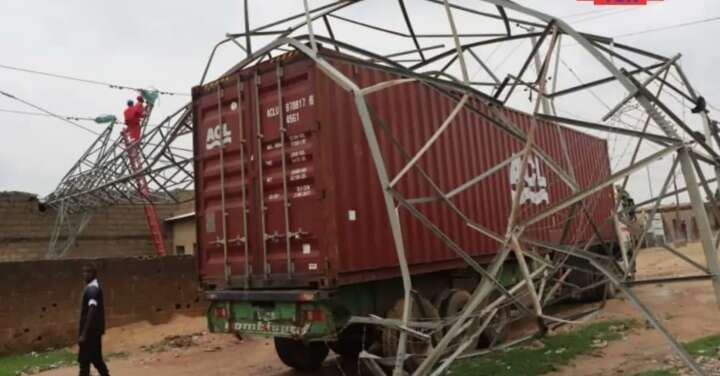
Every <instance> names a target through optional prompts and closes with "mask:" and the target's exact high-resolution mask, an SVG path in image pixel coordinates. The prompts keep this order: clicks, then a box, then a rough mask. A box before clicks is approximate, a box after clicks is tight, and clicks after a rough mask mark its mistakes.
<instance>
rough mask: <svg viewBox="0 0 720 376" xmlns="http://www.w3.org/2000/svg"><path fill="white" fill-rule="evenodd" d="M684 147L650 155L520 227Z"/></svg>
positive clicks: (667, 149)
mask: <svg viewBox="0 0 720 376" xmlns="http://www.w3.org/2000/svg"><path fill="white" fill-rule="evenodd" d="M682 146H683V145H671V146H668V147H667V148H666V149H664V150H661V151H659V152H657V153H654V154H652V155H650V156H649V157H647V158H645V159H642V160H640V161H638V162H637V163H636V164H634V165H631V166H628V167H626V168H624V169H622V170H620V171H618V172H616V173H614V174H612V175H610V176H609V177H607V178H606V179H604V180H602V181H600V182H596V183H594V185H593V186H592V187H589V188H587V189H585V190H582V191H578V192H576V193H575V194H572V195H570V196H569V197H568V198H566V199H565V200H563V201H561V202H559V203H557V204H555V205H553V206H551V207H550V208H548V209H547V210H544V211H542V212H540V213H538V214H535V215H534V216H532V217H530V218H528V219H526V220H524V221H523V222H521V223H519V224H518V225H519V226H522V227H527V226H530V225H532V224H534V223H537V222H539V221H541V220H543V219H545V218H547V217H549V216H551V215H553V214H555V213H557V212H558V211H560V210H563V209H566V208H567V207H569V206H570V205H572V204H574V203H576V202H579V201H581V200H583V199H585V198H586V197H588V196H591V195H592V194H594V193H596V192H598V191H600V190H602V189H604V188H605V187H607V186H609V185H611V184H612V183H613V182H615V181H616V180H618V179H620V178H623V177H625V176H626V175H629V174H632V173H633V172H635V171H637V170H639V169H641V168H644V167H645V166H646V165H648V164H650V163H652V162H654V161H656V160H657V159H660V158H662V157H664V156H665V155H668V154H670V153H672V152H674V151H675V150H678V149H679V148H681V147H682Z"/></svg>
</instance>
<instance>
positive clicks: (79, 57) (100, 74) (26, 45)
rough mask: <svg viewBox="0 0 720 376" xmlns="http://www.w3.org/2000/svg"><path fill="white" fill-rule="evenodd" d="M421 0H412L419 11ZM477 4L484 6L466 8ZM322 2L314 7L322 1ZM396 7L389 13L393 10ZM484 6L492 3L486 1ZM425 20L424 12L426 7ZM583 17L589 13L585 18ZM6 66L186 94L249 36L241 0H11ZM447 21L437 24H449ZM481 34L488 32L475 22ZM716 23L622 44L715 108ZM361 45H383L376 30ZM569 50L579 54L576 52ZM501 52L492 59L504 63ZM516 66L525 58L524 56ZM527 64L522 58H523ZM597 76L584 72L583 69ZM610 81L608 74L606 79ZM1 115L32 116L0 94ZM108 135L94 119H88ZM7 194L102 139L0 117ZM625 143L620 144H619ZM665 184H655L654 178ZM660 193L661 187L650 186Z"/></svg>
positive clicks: (102, 97)
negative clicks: (675, 62) (239, 36)
mask: <svg viewBox="0 0 720 376" xmlns="http://www.w3.org/2000/svg"><path fill="white" fill-rule="evenodd" d="M418 1H420V0H414V1H413V0H408V3H410V4H413V3H416V2H418ZM460 2H461V3H462V4H463V5H467V6H473V5H474V4H478V3H479V2H478V1H470V0H465V1H460ZM322 3H327V2H326V1H311V4H322ZM390 3H392V4H393V5H392V11H387V12H386V11H385V9H386V7H389V6H390V5H388V4H390ZM519 3H521V4H523V5H527V6H531V7H535V8H537V9H539V10H541V11H544V12H547V13H550V14H553V15H558V16H571V17H569V18H568V21H569V22H570V23H571V24H572V25H574V26H576V27H577V28H578V29H580V30H581V31H587V32H591V33H596V34H602V35H609V36H616V35H624V34H629V33H634V32H639V31H645V30H649V29H654V28H659V27H664V26H668V25H674V24H679V23H683V22H690V21H695V20H700V19H705V18H708V17H713V16H720V2H719V1H716V0H666V1H664V2H656V3H653V4H652V5H649V6H646V7H633V8H628V7H613V8H608V7H595V6H593V5H592V2H578V1H575V0H523V1H519ZM301 4H302V2H301V1H299V0H272V1H268V0H264V1H259V0H255V1H251V7H252V10H253V15H254V16H253V19H252V21H251V23H253V24H255V25H257V24H260V23H262V22H268V21H270V20H273V19H277V18H279V17H281V16H284V15H286V14H288V13H289V12H291V11H293V10H299V9H300V7H301ZM478 6H482V7H487V6H485V5H478ZM396 8H397V6H396V4H395V3H394V2H388V1H387V0H374V1H372V0H371V1H369V4H367V5H365V6H364V8H357V9H354V10H353V9H349V10H348V12H347V13H344V14H346V15H352V16H354V17H356V18H357V19H369V18H373V19H375V18H381V19H383V20H384V21H385V22H386V23H387V24H388V25H390V26H392V25H397V27H396V29H399V30H400V29H403V24H402V19H401V18H400V17H399V13H397V12H396ZM438 9H439V8H432V11H430V10H429V11H428V12H427V13H422V12H421V14H418V16H419V17H423V23H425V24H426V26H428V27H432V25H433V23H434V22H435V21H434V20H437V19H439V18H438V17H444V14H443V13H442V12H440V13H437V12H438ZM418 12H420V11H418ZM587 12H593V13H588V14H584V13H587ZM0 14H2V22H0V51H2V54H0V65H5V66H14V67H21V68H25V69H34V70H40V71H47V72H52V73H57V74H63V75H69V76H78V77H82V78H87V79H92V80H98V81H104V82H111V83H115V84H121V85H128V86H135V87H155V88H158V89H161V90H166V91H174V92H181V93H189V92H190V88H191V87H192V86H193V85H196V84H197V83H198V81H199V79H200V76H201V74H202V70H203V68H204V66H205V63H206V61H207V57H208V55H209V53H210V51H211V49H212V47H213V45H214V44H215V43H217V42H218V41H219V40H221V39H222V38H223V37H224V35H225V33H227V32H237V31H241V30H243V28H244V26H243V20H242V1H240V0H213V1H205V2H197V1H136V0H126V1H122V2H117V1H112V2H111V1H89V0H86V1H81V0H65V1H62V2H60V1H50V0H45V1H39V0H38V1H4V2H3V4H2V5H0ZM445 21H446V20H445V19H442V18H440V21H438V22H437V25H438V26H439V27H444V26H446V23H445ZM475 26H477V27H481V26H482V25H475ZM718 35H720V22H716V21H715V22H708V23H702V24H698V25H694V26H688V27H682V28H676V29H672V30H666V31H656V32H651V33H644V34H640V35H635V36H627V37H621V38H619V39H618V40H619V41H621V42H622V43H628V44H632V45H635V46H638V47H642V48H644V49H647V50H651V51H654V52H658V53H660V54H663V55H666V56H672V55H674V54H676V53H682V54H683V59H682V65H683V67H684V69H685V71H686V72H687V73H688V76H689V78H690V80H691V81H693V83H694V84H695V85H696V86H697V88H698V89H699V91H700V92H702V93H703V94H704V95H705V96H706V97H708V98H709V100H710V102H711V103H714V104H715V105H716V107H717V106H718V104H720V72H719V71H718V69H717V66H718V63H720V50H719V49H718V48H717V47H716V46H717V38H718ZM359 43H366V44H369V45H377V44H382V43H383V39H380V38H379V37H377V36H375V35H374V34H367V36H363V38H362V40H361V41H359ZM570 48H572V47H570ZM510 52H511V51H508V54H504V53H503V52H499V53H497V56H496V57H494V59H495V60H494V61H493V60H490V62H491V63H494V64H498V63H501V61H500V58H501V57H502V56H508V55H509V53H510ZM242 56H243V55H242V53H241V52H240V50H239V49H237V48H226V49H223V50H221V51H220V53H219V55H218V58H217V63H216V64H214V65H213V69H212V70H211V76H217V75H218V74H220V73H221V72H222V71H223V69H225V68H227V67H229V66H231V65H232V64H233V63H234V62H236V61H238V60H239V59H240V58H242ZM516 59H520V56H518V57H517V58H516ZM518 61H519V60H518ZM583 69H588V70H590V69H594V68H592V67H587V68H584V67H582V66H581V67H577V70H578V71H583ZM603 74H605V73H603ZM0 90H2V91H5V92H8V93H11V94H13V95H15V96H17V97H19V98H22V99H24V100H27V101H29V102H31V103H33V104H35V105H38V106H41V107H43V108H45V109H47V110H50V111H53V112H55V113H58V114H62V115H70V116H90V117H94V116H96V115H98V114H103V113H112V114H115V115H117V116H118V117H120V115H121V113H122V110H123V107H124V102H125V100H126V99H128V98H130V97H133V96H134V94H133V93H132V92H129V91H124V90H117V89H110V88H107V87H102V86H93V85H87V84H83V83H78V82H72V81H67V80H61V79H56V78H49V77H44V76H39V75H33V74H28V73H22V72H17V71H12V70H7V69H3V68H0ZM187 100H189V97H186V96H163V97H161V99H160V102H159V104H158V107H157V108H156V113H155V119H160V118H161V117H162V115H165V114H168V113H170V112H173V111H175V110H176V109H177V108H179V107H180V106H181V105H182V104H184V103H185V102H186V101H187ZM0 110H20V111H35V110H34V109H32V108H30V107H27V106H24V105H23V104H21V103H19V102H17V101H13V100H10V99H8V98H6V97H3V96H0ZM83 125H86V126H88V127H91V128H95V129H96V130H98V131H100V130H101V128H100V126H98V125H95V124H94V123H92V122H89V123H83ZM0 127H1V128H2V136H0V191H1V190H20V191H28V192H34V193H39V194H40V195H45V194H47V193H49V192H51V191H52V190H53V189H54V187H55V185H56V184H57V183H58V181H59V179H60V178H61V177H62V176H63V175H64V174H65V173H66V172H67V170H68V169H69V168H70V167H71V166H72V164H73V163H74V162H75V161H76V160H77V158H78V157H79V155H80V154H81V153H82V152H83V151H84V149H85V148H86V147H87V146H88V145H89V143H90V142H91V141H92V140H93V139H94V138H95V136H94V135H92V134H90V133H89V132H85V131H83V130H80V129H77V128H74V127H73V126H71V125H69V124H67V123H64V122H62V121H59V120H57V119H51V118H44V117H36V116H27V115H20V114H11V113H4V112H0ZM622 147H623V146H622V145H620V146H618V148H622ZM662 179H663V176H653V177H652V179H651V180H653V181H654V182H658V181H661V180H662ZM632 182H633V184H634V185H633V191H634V193H635V194H636V195H639V196H642V195H643V194H644V192H646V191H648V187H647V183H646V182H647V178H646V177H643V178H640V177H636V178H635V179H633V181H632ZM654 184H657V185H658V188H656V192H657V190H659V183H654Z"/></svg>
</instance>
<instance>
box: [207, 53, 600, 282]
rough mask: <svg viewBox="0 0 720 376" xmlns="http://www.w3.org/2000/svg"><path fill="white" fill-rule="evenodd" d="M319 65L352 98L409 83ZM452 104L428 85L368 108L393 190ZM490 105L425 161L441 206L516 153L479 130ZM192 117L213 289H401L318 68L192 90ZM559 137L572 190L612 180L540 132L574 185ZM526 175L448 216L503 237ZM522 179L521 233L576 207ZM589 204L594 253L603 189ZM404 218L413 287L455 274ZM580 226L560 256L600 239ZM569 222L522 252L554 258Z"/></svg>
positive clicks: (307, 63)
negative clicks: (383, 283) (571, 246)
mask: <svg viewBox="0 0 720 376" xmlns="http://www.w3.org/2000/svg"><path fill="white" fill-rule="evenodd" d="M322 53H323V55H324V56H325V57H326V58H327V59H328V60H329V61H330V62H331V64H333V65H334V66H335V67H336V68H338V69H339V70H340V71H341V72H342V73H343V74H344V75H346V76H347V77H348V78H350V79H351V80H352V81H354V82H355V83H356V84H357V85H358V86H360V87H368V86H372V85H373V84H376V83H379V82H383V81H387V80H391V79H397V78H402V77H401V76H400V75H398V74H397V73H395V72H393V71H392V70H390V69H387V68H383V67H380V66H373V65H371V64H369V63H367V62H361V61H355V60H353V59H352V58H349V57H345V56H343V55H339V54H336V53H332V52H329V51H324V50H323V52H322ZM280 93H281V94H280ZM459 96H460V95H459V94H458V93H457V92H456V91H453V90H450V89H447V88H440V87H437V86H431V85H429V84H425V83H421V82H409V83H404V84H401V85H397V86H393V87H391V88H388V89H384V90H381V91H378V92H375V93H372V94H369V95H368V96H367V101H368V105H369V108H370V110H371V113H372V116H373V123H374V126H375V131H376V133H377V135H378V139H379V143H380V147H381V150H382V154H383V157H384V160H385V163H386V168H387V171H388V174H389V176H390V178H391V179H392V177H394V176H396V174H397V173H398V172H400V170H401V169H402V168H403V167H404V166H405V164H406V163H407V161H408V159H409V157H408V156H412V155H414V154H415V153H417V152H418V150H420V148H421V147H422V146H423V145H424V144H425V142H427V140H428V139H429V138H430V137H431V136H432V135H433V133H435V131H436V130H437V129H438V128H439V127H440V125H441V124H442V123H443V121H444V120H445V119H446V118H447V117H448V115H449V114H450V113H451V111H452V110H453V108H454V106H455V105H456V104H457V98H458V97H459ZM484 103H486V100H485V99H480V98H479V97H478V98H471V99H470V101H468V106H466V108H464V109H463V110H461V111H460V112H459V114H458V115H457V117H456V118H455V119H454V121H453V122H452V124H451V125H450V127H449V128H448V129H447V130H446V131H445V132H444V133H443V134H442V136H441V137H440V138H439V139H438V140H437V141H436V143H435V144H434V145H433V147H432V148H430V149H429V150H428V151H427V153H425V154H424V155H423V156H422V158H420V159H419V161H418V166H420V167H421V168H422V169H423V170H424V171H425V172H426V173H427V174H428V175H429V176H430V177H431V178H432V179H433V181H434V182H435V184H437V186H438V187H439V189H441V190H442V191H443V192H446V193H447V192H451V191H453V190H454V189H456V188H458V187H460V186H461V185H462V184H464V183H466V182H467V181H469V180H470V179H473V178H475V177H476V176H478V175H480V174H482V173H483V172H485V171H486V170H488V169H490V168H492V167H493V166H495V165H497V164H498V163H501V162H503V161H505V160H507V159H508V158H510V157H512V156H513V155H517V154H518V153H520V151H521V150H522V149H523V147H524V143H523V142H522V141H520V140H518V139H517V138H515V137H513V136H512V135H510V134H509V133H508V132H506V131H503V130H501V129H500V128H499V127H497V126H496V125H494V124H492V123H491V121H490V120H488V118H489V117H490V118H492V116H490V115H491V111H490V110H489V109H488V108H487V105H486V104H484ZM470 107H472V109H471V108H470ZM193 108H194V122H195V124H194V125H195V126H194V146H195V153H196V161H195V171H196V209H197V210H196V213H197V214H196V218H197V225H198V250H199V256H198V257H199V263H200V272H201V278H202V279H203V280H204V281H205V282H206V283H208V284H215V285H221V286H226V287H236V288H243V287H249V288H264V289H267V288H334V287H337V286H341V285H347V284H352V283H360V282H365V281H372V280H379V279H386V278H392V277H397V276H399V273H400V271H399V268H398V260H397V256H396V252H395V248H394V245H393V244H394V243H393V237H392V233H391V230H390V225H389V223H388V217H387V212H386V208H385V204H384V201H383V195H382V189H381V187H380V184H379V181H378V178H377V172H376V169H375V165H374V164H373V161H372V158H371V155H370V152H369V149H368V144H367V140H366V138H365V134H364V133H363V129H362V124H361V121H360V118H359V116H358V114H357V110H356V107H355V103H354V100H353V97H352V95H351V93H348V92H347V91H345V90H344V89H342V88H341V87H340V86H338V85H337V84H336V83H335V82H334V81H333V80H331V79H330V78H329V77H327V76H326V75H325V74H324V73H323V72H322V71H320V70H319V69H318V68H317V67H316V65H315V63H314V62H313V61H312V60H311V59H309V58H307V57H304V56H302V55H299V54H295V53H293V54H286V55H283V56H281V57H280V58H276V59H274V60H272V61H267V62H263V63H261V64H259V65H257V66H254V67H250V68H246V69H244V70H240V71H238V72H234V73H231V74H228V75H226V76H224V77H223V78H222V79H220V80H218V81H215V82H212V83H210V84H207V85H204V86H199V87H196V88H194V90H193ZM501 111H502V112H503V113H504V115H505V116H506V117H507V118H508V119H509V120H510V121H511V122H513V123H514V124H515V125H516V126H517V127H519V128H521V129H522V130H523V131H525V132H527V131H528V130H529V129H530V125H531V120H532V117H531V116H530V115H528V114H525V113H522V112H518V111H515V110H511V109H507V108H503V109H501ZM558 129H559V130H558ZM281 130H285V132H284V133H283V132H281ZM560 133H562V135H563V137H564V139H565V140H566V142H567V146H568V152H569V155H570V159H571V160H572V165H573V166H572V167H573V169H574V172H575V174H576V179H577V183H578V185H579V186H580V187H581V188H582V187H589V186H591V185H592V184H593V183H594V182H598V181H600V180H602V179H603V178H605V177H607V176H609V175H610V161H609V158H608V152H607V143H606V141H605V140H602V139H598V138H595V137H592V136H590V135H587V134H584V133H580V132H576V131H573V130H570V129H568V128H564V127H562V128H558V127H557V126H556V125H555V124H552V123H549V122H545V121H538V128H537V131H536V137H535V140H536V143H537V144H538V146H539V147H540V149H542V150H543V151H544V152H545V153H546V154H547V155H549V156H550V157H551V158H552V159H553V160H554V161H556V162H557V163H558V164H559V165H561V166H563V168H565V169H567V168H568V166H567V163H565V157H564V154H563V152H562V147H561V140H560V137H559V134H560ZM393 140H395V141H396V142H395V143H394V142H393ZM398 146H400V147H398ZM401 149H402V150H401ZM283 157H284V158H283ZM283 159H284V163H283ZM519 166H520V159H519V158H515V159H514V160H513V162H512V163H508V164H507V165H506V166H503V168H501V169H499V170H498V171H497V172H496V173H494V174H492V175H491V176H489V177H488V178H486V179H484V180H482V181H481V182H480V183H479V184H476V185H473V186H472V187H470V188H469V189H467V190H464V191H462V192H461V193H458V194H457V195H455V196H454V197H453V198H452V199H451V201H452V203H453V204H454V205H455V206H456V207H457V208H458V209H459V210H461V211H462V212H463V213H464V214H465V215H466V216H467V218H469V219H470V220H471V221H473V222H474V223H477V224H479V225H482V226H484V227H486V228H488V229H490V230H492V231H494V232H497V233H499V234H504V233H505V229H506V226H507V222H508V215H509V211H510V207H511V201H512V196H513V192H514V189H515V184H513V183H514V182H515V181H516V179H517V175H518V174H519ZM511 179H513V180H512V181H511ZM525 179H526V182H527V188H526V190H525V191H524V193H523V199H522V202H523V204H522V205H521V211H520V219H522V218H527V217H528V216H530V215H532V214H535V213H538V212H540V211H542V210H544V209H547V208H548V207H549V206H550V205H553V204H555V203H557V202H559V201H562V200H563V199H564V198H567V197H568V196H569V195H570V193H571V190H570V188H569V187H568V186H567V185H566V184H565V183H564V182H563V181H562V180H561V179H560V177H559V176H558V175H556V174H555V173H553V171H552V170H551V169H550V168H549V167H548V166H547V165H546V164H545V162H543V161H542V159H541V158H539V157H538V156H537V155H535V154H534V155H533V156H531V157H530V165H529V168H528V172H527V174H526V176H525ZM396 190H397V191H398V192H400V193H401V194H402V195H403V196H404V197H406V198H407V199H420V200H418V201H417V203H416V204H415V205H416V207H417V209H418V210H419V211H420V212H421V213H422V214H423V215H425V216H427V217H428V218H429V219H430V220H431V221H432V222H433V223H434V224H435V225H437V226H438V228H439V229H441V230H442V231H443V232H444V233H446V234H447V235H448V236H449V237H450V238H451V239H453V241H454V242H455V243H457V244H458V245H459V246H460V247H462V249H464V250H465V251H467V252H468V253H469V254H471V255H472V256H473V257H476V258H477V259H478V260H480V261H481V262H487V261H489V260H490V259H491V258H492V256H493V255H495V254H496V253H497V249H498V246H499V244H498V243H497V242H496V241H495V240H493V239H491V238H489V237H487V236H484V235H482V234H481V233H479V232H477V231H475V230H473V229H472V228H471V227H470V226H468V223H467V221H466V220H465V219H463V218H461V217H460V216H458V215H457V214H456V213H455V212H454V211H453V210H452V209H451V208H450V207H449V206H448V205H446V204H445V203H443V202H441V201H438V200H422V199H423V198H432V197H436V195H435V192H433V191H432V189H431V188H430V185H429V184H428V183H427V181H426V180H425V179H424V178H423V177H422V175H421V174H420V173H418V171H417V170H416V169H412V170H410V171H409V172H408V173H407V174H406V175H405V176H404V177H403V178H402V179H401V180H400V181H399V183H398V185H397V186H396ZM286 197H287V202H286V200H285V198H286ZM584 204H585V207H586V209H587V210H588V212H589V214H590V216H591V217H592V218H593V219H594V221H595V222H596V223H598V225H599V226H600V231H601V232H602V236H603V238H604V239H606V240H607V239H610V238H613V237H614V232H613V227H612V224H611V222H609V221H608V219H609V218H611V215H612V211H613V205H614V199H613V194H612V188H611V187H608V188H606V189H604V190H602V191H600V192H598V193H596V194H594V195H593V196H591V197H590V198H588V199H586V200H585V201H584ZM223 206H224V210H223ZM223 211H224V212H225V216H224V220H223V215H222V212H223ZM399 213H400V216H401V222H402V228H403V239H404V242H405V247H406V253H407V258H408V262H409V264H410V266H411V271H412V273H415V274H417V273H426V272H434V271H441V270H449V269H455V268H462V267H464V265H465V264H464V263H463V262H462V260H460V259H459V258H458V257H457V256H456V255H455V253H453V252H452V251H451V250H449V249H448V248H447V247H446V246H445V245H444V244H443V243H442V242H441V241H440V240H439V239H438V238H437V237H436V236H435V235H434V234H433V233H432V231H430V230H429V229H427V228H426V227H424V226H423V224H422V223H420V222H419V221H418V220H417V219H415V217H413V216H412V214H410V213H409V212H408V211H407V210H406V209H402V208H401V209H399ZM581 213H582V212H581V211H580V210H578V211H576V212H575V214H574V217H573V218H571V219H570V220H571V229H570V232H569V235H570V236H569V237H568V238H567V241H566V243H568V242H572V243H574V242H582V241H588V240H589V239H591V237H592V236H593V234H594V232H593V229H592V226H590V224H589V223H588V221H587V219H586V218H585V217H584V216H583V215H582V214H581ZM568 215H569V211H567V210H566V211H563V212H560V213H557V214H555V215H553V216H551V217H549V218H546V219H544V220H543V221H541V222H539V223H537V224H535V225H533V226H531V227H529V228H527V229H526V230H525V233H524V236H527V237H530V238H533V239H539V240H544V241H552V242H557V241H558V239H559V238H560V233H561V230H562V228H563V224H564V223H565V220H567V216H568ZM288 254H289V255H290V257H289V258H288ZM226 260H227V262H226ZM226 267H227V270H226ZM226 276H227V277H229V278H225V277H226Z"/></svg>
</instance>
